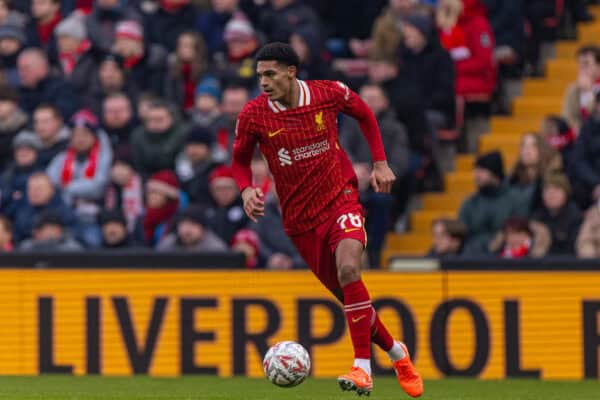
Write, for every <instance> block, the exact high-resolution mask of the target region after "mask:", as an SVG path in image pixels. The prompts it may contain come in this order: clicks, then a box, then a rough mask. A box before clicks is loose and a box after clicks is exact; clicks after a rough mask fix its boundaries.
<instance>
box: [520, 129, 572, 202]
mask: <svg viewBox="0 0 600 400" xmlns="http://www.w3.org/2000/svg"><path fill="white" fill-rule="evenodd" d="M561 171H562V160H561V157H560V154H558V153H557V152H556V151H555V150H554V149H552V148H551V147H550V146H549V145H548V144H547V143H546V142H545V141H544V139H543V138H542V137H541V136H540V135H536V134H535V133H527V134H525V135H523V137H522V138H521V148H520V150H519V159H518V160H517V162H516V164H515V166H514V168H513V171H512V173H511V175H510V178H509V183H510V184H511V186H512V187H513V188H515V189H517V190H519V191H520V192H521V193H522V194H523V196H524V198H525V199H526V201H527V202H528V204H529V207H530V209H531V210H533V209H534V208H537V207H539V206H540V203H541V186H542V179H543V178H544V175H547V174H550V173H554V172H561Z"/></svg>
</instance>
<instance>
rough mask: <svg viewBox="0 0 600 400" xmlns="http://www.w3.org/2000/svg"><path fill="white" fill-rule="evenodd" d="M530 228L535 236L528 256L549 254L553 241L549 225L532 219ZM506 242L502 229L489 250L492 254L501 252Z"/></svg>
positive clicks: (536, 256)
mask: <svg viewBox="0 0 600 400" xmlns="http://www.w3.org/2000/svg"><path fill="white" fill-rule="evenodd" d="M529 229H530V230H531V232H532V233H533V237H532V240H531V242H532V243H531V247H530V248H529V253H528V254H527V256H526V257H527V258H540V257H544V256H545V255H546V254H548V249H549V248H550V245H551V242H552V238H551V237H550V231H549V229H548V227H547V226H546V225H544V224H542V223H540V222H536V221H531V222H530V223H529ZM505 244H506V242H505V235H504V232H502V231H500V232H498V233H497V234H496V236H495V237H494V238H493V239H492V241H491V242H490V244H489V247H488V250H489V252H490V253H492V254H501V253H502V250H503V249H504V246H505Z"/></svg>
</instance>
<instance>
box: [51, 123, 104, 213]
mask: <svg viewBox="0 0 600 400" xmlns="http://www.w3.org/2000/svg"><path fill="white" fill-rule="evenodd" d="M98 140H99V143H100V149H99V155H98V160H97V166H96V171H95V174H94V177H93V178H92V179H88V178H86V177H85V176H84V174H85V171H86V168H87V166H88V161H89V158H88V157H85V158H84V159H79V157H77V156H76V157H75V160H74V162H73V178H72V180H71V182H70V183H68V184H67V186H63V185H62V173H63V166H64V163H65V157H66V154H67V152H66V151H65V152H62V153H60V154H59V155H57V156H56V157H55V158H54V159H53V160H52V162H51V163H50V165H49V166H48V168H47V170H46V172H47V173H48V176H50V179H51V180H52V182H53V183H54V184H55V185H57V186H61V187H62V191H63V195H64V198H65V201H66V202H67V204H76V203H77V202H79V201H85V202H93V203H98V202H100V201H102V200H103V199H104V190H105V189H106V186H107V185H108V182H109V179H110V168H111V165H112V158H113V152H112V147H111V145H110V141H109V140H108V136H106V134H105V133H104V132H102V131H100V132H99V133H98Z"/></svg>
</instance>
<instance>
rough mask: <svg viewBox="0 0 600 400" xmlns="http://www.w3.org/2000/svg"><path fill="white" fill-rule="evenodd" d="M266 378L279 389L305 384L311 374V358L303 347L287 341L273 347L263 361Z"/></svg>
mask: <svg viewBox="0 0 600 400" xmlns="http://www.w3.org/2000/svg"><path fill="white" fill-rule="evenodd" d="M263 368H264V371H265V376H266V377H267V379H268V380H270V381H271V382H272V383H273V384H275V385H277V386H279V387H285V388H290V387H294V386H297V385H299V384H301V383H302V382H304V380H305V379H306V377H307V376H308V374H309V373H310V356H309V355H308V351H306V349H305V348H304V347H302V345H300V344H298V343H296V342H292V341H285V342H279V343H277V344H275V345H274V346H272V347H271V348H270V349H269V351H267V354H266V355H265V359H264V360H263Z"/></svg>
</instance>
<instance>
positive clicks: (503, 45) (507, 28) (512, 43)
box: [482, 0, 525, 68]
mask: <svg viewBox="0 0 600 400" xmlns="http://www.w3.org/2000/svg"><path fill="white" fill-rule="evenodd" d="M482 3H484V5H485V6H486V7H487V10H488V15H489V17H490V23H491V24H492V31H493V32H494V38H495V43H496V47H495V49H494V58H495V59H496V61H497V62H498V64H500V66H501V68H502V67H503V66H505V67H511V66H515V65H516V64H517V63H519V62H520V60H521V58H522V55H523V52H524V50H525V49H524V46H523V44H524V43H525V20H524V13H523V7H522V5H521V3H520V2H518V1H502V0H482Z"/></svg>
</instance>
